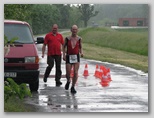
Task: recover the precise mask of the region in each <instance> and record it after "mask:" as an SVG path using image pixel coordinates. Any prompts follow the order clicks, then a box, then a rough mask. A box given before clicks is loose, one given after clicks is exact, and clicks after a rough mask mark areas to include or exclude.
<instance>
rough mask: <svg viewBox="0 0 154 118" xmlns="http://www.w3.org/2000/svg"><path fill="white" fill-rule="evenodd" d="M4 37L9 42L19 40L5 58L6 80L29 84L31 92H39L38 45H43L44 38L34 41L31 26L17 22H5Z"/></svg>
mask: <svg viewBox="0 0 154 118" xmlns="http://www.w3.org/2000/svg"><path fill="white" fill-rule="evenodd" d="M4 35H5V36H6V37H7V38H8V39H9V40H11V39H12V38H13V37H17V38H18V40H15V41H14V46H11V47H10V52H9V53H8V55H6V56H4V80H6V78H12V79H14V81H15V82H17V83H19V84H20V83H28V84H29V88H30V90H31V91H37V90H38V88H39V73H40V71H39V57H38V51H37V48H36V43H38V44H39V43H43V38H41V39H40V38H39V39H38V40H37V41H34V38H33V33H32V29H31V27H30V25H29V24H28V23H27V22H23V21H16V20H4Z"/></svg>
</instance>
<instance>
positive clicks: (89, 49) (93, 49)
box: [78, 28, 148, 72]
mask: <svg viewBox="0 0 154 118" xmlns="http://www.w3.org/2000/svg"><path fill="white" fill-rule="evenodd" d="M78 35H79V36H81V37H82V42H83V51H84V54H85V56H84V58H88V59H94V60H100V61H103V62H105V61H106V62H111V63H118V64H122V65H125V66H128V67H132V68H134V69H138V70H142V71H144V72H148V29H120V30H113V29H110V28H87V29H84V30H81V31H80V32H79V34H78Z"/></svg>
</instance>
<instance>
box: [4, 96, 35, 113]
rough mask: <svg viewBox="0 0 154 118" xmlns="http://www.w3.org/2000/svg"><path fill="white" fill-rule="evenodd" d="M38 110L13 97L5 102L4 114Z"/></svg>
mask: <svg viewBox="0 0 154 118" xmlns="http://www.w3.org/2000/svg"><path fill="white" fill-rule="evenodd" d="M34 111H36V108H34V107H32V106H30V105H27V104H25V103H24V102H23V100H20V99H18V98H15V97H11V98H10V99H9V100H8V102H4V112H34Z"/></svg>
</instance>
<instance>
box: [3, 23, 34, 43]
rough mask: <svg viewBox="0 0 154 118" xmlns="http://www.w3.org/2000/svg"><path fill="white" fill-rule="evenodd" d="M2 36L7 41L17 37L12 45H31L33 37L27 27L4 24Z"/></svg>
mask: <svg viewBox="0 0 154 118" xmlns="http://www.w3.org/2000/svg"><path fill="white" fill-rule="evenodd" d="M4 35H6V36H7V38H8V40H11V39H12V38H14V37H17V38H18V40H16V41H15V42H14V43H33V37H32V34H31V32H30V29H29V27H28V26H27V25H22V24H4Z"/></svg>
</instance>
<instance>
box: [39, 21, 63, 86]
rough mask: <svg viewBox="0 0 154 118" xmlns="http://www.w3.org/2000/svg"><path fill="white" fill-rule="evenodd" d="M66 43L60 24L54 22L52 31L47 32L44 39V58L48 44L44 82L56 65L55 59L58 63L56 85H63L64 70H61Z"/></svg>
mask: <svg viewBox="0 0 154 118" xmlns="http://www.w3.org/2000/svg"><path fill="white" fill-rule="evenodd" d="M63 44H64V39H63V36H62V35H61V34H60V33H58V25H57V24H54V25H53V26H52V31H51V32H49V33H48V34H46V36H45V39H44V44H43V47H42V58H44V52H45V50H46V46H47V47H48V56H47V64H48V66H47V68H46V71H45V74H44V79H43V80H44V82H47V78H48V77H49V74H50V72H51V70H52V68H53V66H54V61H55V64H56V66H55V67H56V73H55V81H56V86H60V85H62V82H61V81H60V79H61V75H62V71H61V47H62V46H63Z"/></svg>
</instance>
